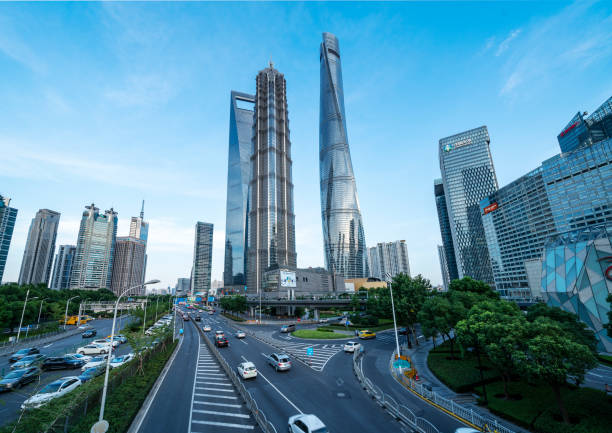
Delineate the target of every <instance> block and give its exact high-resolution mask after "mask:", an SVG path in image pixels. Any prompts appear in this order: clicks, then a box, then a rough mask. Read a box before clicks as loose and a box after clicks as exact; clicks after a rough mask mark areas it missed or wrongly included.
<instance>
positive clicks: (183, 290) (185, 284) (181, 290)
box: [175, 278, 191, 296]
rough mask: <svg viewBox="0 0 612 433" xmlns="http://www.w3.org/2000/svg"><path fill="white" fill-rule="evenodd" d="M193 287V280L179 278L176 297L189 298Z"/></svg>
mask: <svg viewBox="0 0 612 433" xmlns="http://www.w3.org/2000/svg"><path fill="white" fill-rule="evenodd" d="M190 287H191V278H179V279H178V280H177V281H176V291H175V294H176V296H187V295H188V294H189V290H190Z"/></svg>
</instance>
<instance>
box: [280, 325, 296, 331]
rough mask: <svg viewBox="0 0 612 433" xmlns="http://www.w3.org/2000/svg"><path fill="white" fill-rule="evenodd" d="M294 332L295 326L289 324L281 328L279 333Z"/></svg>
mask: <svg viewBox="0 0 612 433" xmlns="http://www.w3.org/2000/svg"><path fill="white" fill-rule="evenodd" d="M293 331H295V325H294V324H293V323H291V324H290V325H283V326H281V329H280V332H293Z"/></svg>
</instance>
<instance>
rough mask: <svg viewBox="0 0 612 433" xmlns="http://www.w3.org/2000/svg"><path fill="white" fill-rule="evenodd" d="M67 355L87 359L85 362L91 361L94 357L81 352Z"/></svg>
mask: <svg viewBox="0 0 612 433" xmlns="http://www.w3.org/2000/svg"><path fill="white" fill-rule="evenodd" d="M66 356H69V357H71V358H73V359H80V360H82V361H85V362H89V361H91V358H92V357H91V356H89V355H81V354H80V353H67V354H66Z"/></svg>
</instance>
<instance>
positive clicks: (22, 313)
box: [15, 289, 38, 343]
mask: <svg viewBox="0 0 612 433" xmlns="http://www.w3.org/2000/svg"><path fill="white" fill-rule="evenodd" d="M28 296H30V289H28V291H27V292H26V298H25V302H24V303H23V310H21V320H20V321H19V329H18V330H17V339H16V340H15V343H17V342H18V341H19V335H20V334H21V326H22V325H23V315H24V314H25V309H26V305H28ZM32 299H38V296H37V297H35V298H32Z"/></svg>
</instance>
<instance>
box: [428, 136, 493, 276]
mask: <svg viewBox="0 0 612 433" xmlns="http://www.w3.org/2000/svg"><path fill="white" fill-rule="evenodd" d="M490 142H491V140H490V138H489V132H488V131H487V127H486V126H481V127H479V128H475V129H471V130H469V131H465V132H461V133H459V134H455V135H452V136H450V137H446V138H443V139H441V140H440V142H439V145H440V146H439V156H440V171H441V173H442V182H443V184H444V193H445V198H446V207H447V209H448V219H449V221H450V226H451V233H452V236H453V246H454V249H455V259H456V261H457V273H458V278H463V277H465V276H469V277H472V278H474V279H477V280H481V281H484V282H486V283H489V284H493V275H492V272H491V264H490V262H489V252H488V250H487V241H486V238H485V233H484V228H483V225H482V219H481V218H480V201H481V200H482V199H483V198H484V197H487V196H488V195H490V194H492V193H494V192H495V191H497V189H498V187H497V177H496V176H495V169H494V167H493V159H492V158H491V151H490V149H489V144H490Z"/></svg>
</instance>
